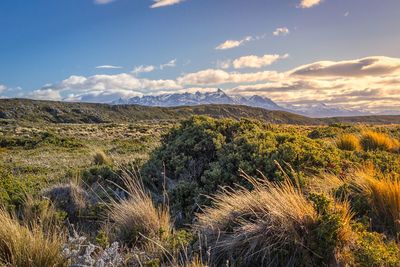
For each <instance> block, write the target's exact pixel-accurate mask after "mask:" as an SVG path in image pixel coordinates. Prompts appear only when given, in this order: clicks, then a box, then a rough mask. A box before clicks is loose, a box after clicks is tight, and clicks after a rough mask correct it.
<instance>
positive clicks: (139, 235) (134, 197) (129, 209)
mask: <svg viewBox="0 0 400 267" xmlns="http://www.w3.org/2000/svg"><path fill="white" fill-rule="evenodd" d="M122 179H123V181H124V184H125V187H126V188H127V189H126V193H127V194H128V197H127V198H126V199H121V200H120V201H113V203H112V205H111V207H110V212H109V215H110V219H111V221H112V222H113V227H114V229H115V232H116V234H117V238H118V239H119V240H122V241H124V242H125V243H127V244H129V245H133V244H135V243H136V245H140V244H141V243H142V244H145V245H149V244H150V245H151V244H153V245H155V243H156V242H157V241H160V240H162V239H165V238H167V237H168V236H169V234H170V233H171V231H172V226H171V218H170V214H169V209H168V208H167V207H164V206H162V207H156V206H155V204H154V202H153V200H152V198H151V195H150V193H148V192H147V191H146V190H145V188H144V185H143V183H142V181H141V179H140V177H138V176H137V175H135V174H133V173H128V172H125V174H124V175H123V177H122Z"/></svg>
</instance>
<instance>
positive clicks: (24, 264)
mask: <svg viewBox="0 0 400 267" xmlns="http://www.w3.org/2000/svg"><path fill="white" fill-rule="evenodd" d="M0 225H1V226H0V265H1V266H16V267H43V266H49V267H52V266H66V264H65V263H64V262H65V261H64V259H63V258H62V255H61V245H62V236H61V234H57V233H55V232H53V233H50V231H49V233H47V234H45V233H44V232H43V231H42V227H41V226H40V225H38V224H36V223H30V224H27V225H21V224H20V223H19V222H18V221H17V220H16V219H15V218H13V217H12V216H11V215H10V214H9V213H8V212H6V211H4V210H3V209H1V210H0Z"/></svg>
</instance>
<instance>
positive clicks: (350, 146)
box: [336, 134, 361, 151]
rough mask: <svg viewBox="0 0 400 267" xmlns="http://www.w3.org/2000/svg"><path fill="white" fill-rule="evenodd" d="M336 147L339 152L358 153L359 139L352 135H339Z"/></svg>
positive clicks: (359, 148) (359, 147)
mask: <svg viewBox="0 0 400 267" xmlns="http://www.w3.org/2000/svg"><path fill="white" fill-rule="evenodd" d="M336 145H337V147H338V148H339V149H341V150H347V151H360V150H361V144H360V139H359V138H358V137H357V136H355V135H354V134H343V135H340V136H339V137H338V138H337V140H336Z"/></svg>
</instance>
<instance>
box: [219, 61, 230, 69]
mask: <svg viewBox="0 0 400 267" xmlns="http://www.w3.org/2000/svg"><path fill="white" fill-rule="evenodd" d="M231 64H232V60H230V59H226V60H219V61H217V64H216V65H217V68H219V69H229V68H230V67H231Z"/></svg>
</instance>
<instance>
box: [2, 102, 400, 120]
mask: <svg viewBox="0 0 400 267" xmlns="http://www.w3.org/2000/svg"><path fill="white" fill-rule="evenodd" d="M193 115H207V116H210V117H214V118H233V119H240V118H252V119H258V120H262V121H265V122H269V123H276V124H299V125H300V124H301V125H320V124H329V123H341V122H345V123H364V122H365V123H371V124H400V116H358V117H335V118H324V119H315V118H309V117H305V116H301V115H297V114H293V113H290V112H286V111H279V110H266V109H264V108H254V107H248V106H241V105H226V104H210V105H196V106H182V107H148V106H140V105H109V104H93V103H73V102H58V101H40V100H30V99H0V121H1V122H2V123H21V124H23V123H127V122H136V121H141V120H182V119H186V118H189V117H190V116H193Z"/></svg>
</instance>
